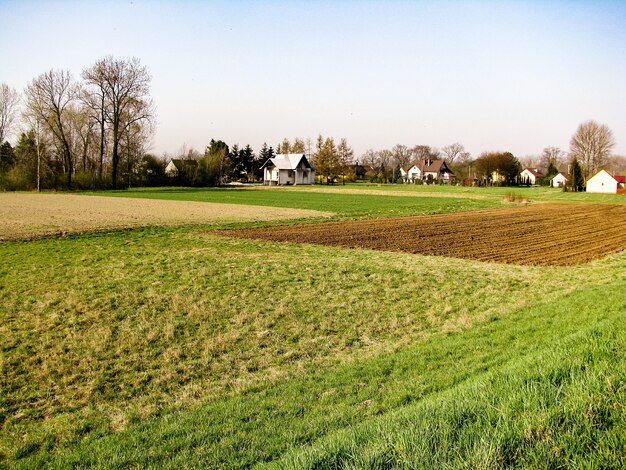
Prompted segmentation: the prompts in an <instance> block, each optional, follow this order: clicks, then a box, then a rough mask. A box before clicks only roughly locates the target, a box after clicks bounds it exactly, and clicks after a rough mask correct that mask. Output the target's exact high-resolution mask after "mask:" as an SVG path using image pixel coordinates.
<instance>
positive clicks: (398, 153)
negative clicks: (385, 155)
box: [391, 144, 412, 170]
mask: <svg viewBox="0 0 626 470" xmlns="http://www.w3.org/2000/svg"><path fill="white" fill-rule="evenodd" d="M391 153H392V154H393V162H394V164H395V165H400V167H401V168H404V169H405V170H407V169H408V168H407V167H408V166H409V164H410V163H411V158H412V154H411V151H410V150H409V148H408V147H407V146H406V145H401V144H396V145H394V147H393V148H392V149H391Z"/></svg>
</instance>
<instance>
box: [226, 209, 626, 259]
mask: <svg viewBox="0 0 626 470" xmlns="http://www.w3.org/2000/svg"><path fill="white" fill-rule="evenodd" d="M217 233H219V234H221V235H225V236H230V237H240V238H253V239H263V240H271V241H279V242H298V243H315V244H321V245H338V246H345V247H350V248H367V249H373V250H387V251H402V252H408V253H420V254H424V255H437V256H449V257H455V258H469V259H477V260H482V261H491V262H497V263H511V264H526V265H537V266H569V265H574V264H580V263H584V262H587V261H590V260H592V259H596V258H600V257H603V256H605V255H607V254H610V253H615V252H617V251H621V250H624V249H626V206H624V205H588V204H585V205H567V204H540V205H531V206H524V207H510V208H506V209H493V210H484V211H475V212H460V213H454V214H442V215H430V216H415V217H397V218H388V219H373V220H358V221H349V222H328V223H315V224H305V225H296V226H278V227H276V226H275V227H266V228H253V229H240V230H220V231H218V232H217Z"/></svg>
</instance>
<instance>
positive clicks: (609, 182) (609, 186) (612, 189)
mask: <svg viewBox="0 0 626 470" xmlns="http://www.w3.org/2000/svg"><path fill="white" fill-rule="evenodd" d="M587 192H588V193H613V194H615V193H616V192H617V181H615V178H613V177H612V176H611V175H609V174H608V173H607V172H606V171H605V170H601V171H600V173H596V174H595V175H594V176H592V177H591V178H589V180H588V181H587Z"/></svg>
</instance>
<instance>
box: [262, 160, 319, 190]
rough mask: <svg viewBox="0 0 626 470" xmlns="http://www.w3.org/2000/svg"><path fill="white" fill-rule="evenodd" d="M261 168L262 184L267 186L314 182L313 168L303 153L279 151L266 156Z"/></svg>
mask: <svg viewBox="0 0 626 470" xmlns="http://www.w3.org/2000/svg"><path fill="white" fill-rule="evenodd" d="M261 169H262V170H263V184H265V185H268V186H275V185H281V184H285V185H286V184H314V183H315V168H313V167H312V166H311V164H310V163H309V161H308V160H307V158H306V155H304V154H303V153H289V154H282V153H279V154H278V155H276V156H275V157H274V158H268V159H267V161H266V162H265V163H263V165H262V166H261Z"/></svg>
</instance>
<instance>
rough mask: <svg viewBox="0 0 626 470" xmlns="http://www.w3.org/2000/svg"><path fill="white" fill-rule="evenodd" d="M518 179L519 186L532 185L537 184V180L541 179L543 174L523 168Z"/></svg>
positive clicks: (534, 169)
mask: <svg viewBox="0 0 626 470" xmlns="http://www.w3.org/2000/svg"><path fill="white" fill-rule="evenodd" d="M519 177H520V183H521V184H525V185H533V184H537V180H538V179H539V178H543V173H541V172H540V171H539V170H538V169H537V168H524V170H523V171H522V172H521V173H520V175H519Z"/></svg>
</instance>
